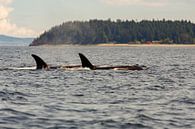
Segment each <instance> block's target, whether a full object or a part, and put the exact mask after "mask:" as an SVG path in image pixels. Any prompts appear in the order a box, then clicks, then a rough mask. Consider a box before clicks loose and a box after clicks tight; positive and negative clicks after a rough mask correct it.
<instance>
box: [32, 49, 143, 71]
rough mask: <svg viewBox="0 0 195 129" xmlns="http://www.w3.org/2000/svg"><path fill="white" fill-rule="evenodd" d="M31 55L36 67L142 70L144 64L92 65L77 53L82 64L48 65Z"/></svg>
mask: <svg viewBox="0 0 195 129" xmlns="http://www.w3.org/2000/svg"><path fill="white" fill-rule="evenodd" d="M32 57H33V58H34V59H35V61H36V69H67V70H68V69H75V68H76V69H78V68H89V69H90V70H110V69H114V70H144V69H145V68H146V66H139V65H122V66H121V65H119V66H97V65H93V64H92V63H91V62H90V61H89V60H88V59H87V57H86V56H84V55H83V54H82V53H79V57H80V60H81V64H82V65H62V66H49V65H47V63H45V61H43V59H41V58H40V57H39V56H37V55H35V54H32Z"/></svg>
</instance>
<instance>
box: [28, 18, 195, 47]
mask: <svg viewBox="0 0 195 129" xmlns="http://www.w3.org/2000/svg"><path fill="white" fill-rule="evenodd" d="M146 42H158V43H168V44H170V43H176V44H190V43H195V24H194V23H191V22H190V21H187V20H180V21H172V20H165V19H163V20H142V21H139V22H138V21H135V20H131V21H128V20H124V21H123V20H120V19H118V20H116V21H112V20H111V19H108V20H97V19H95V20H89V21H71V22H65V23H63V24H61V25H59V26H55V27H52V28H51V29H50V30H49V31H46V32H44V33H43V34H41V35H40V36H39V37H38V38H36V39H34V41H33V42H32V43H31V44H30V45H42V44H52V45H57V44H99V43H146Z"/></svg>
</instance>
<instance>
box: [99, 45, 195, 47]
mask: <svg viewBox="0 0 195 129" xmlns="http://www.w3.org/2000/svg"><path fill="white" fill-rule="evenodd" d="M97 46H107V47H114V46H124V47H195V44H98V45H97Z"/></svg>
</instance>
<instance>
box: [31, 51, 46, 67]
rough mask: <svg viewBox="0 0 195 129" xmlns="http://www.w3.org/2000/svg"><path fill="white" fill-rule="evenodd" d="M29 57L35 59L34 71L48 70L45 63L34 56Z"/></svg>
mask: <svg viewBox="0 0 195 129" xmlns="http://www.w3.org/2000/svg"><path fill="white" fill-rule="evenodd" d="M31 56H32V57H33V58H34V59H35V62H36V69H48V65H47V63H45V61H43V59H41V58H40V57H39V56H37V55H35V54H32V55H31Z"/></svg>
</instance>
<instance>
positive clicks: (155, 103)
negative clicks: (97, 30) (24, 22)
mask: <svg viewBox="0 0 195 129" xmlns="http://www.w3.org/2000/svg"><path fill="white" fill-rule="evenodd" d="M78 53H83V54H85V55H86V56H87V57H88V58H89V60H90V61H91V62H92V63H93V64H97V65H134V64H140V65H146V66H147V67H148V69H147V70H143V71H124V70H97V71H91V70H69V71H65V70H63V69H56V70H47V71H45V70H9V69H7V68H10V67H16V68H19V67H31V66H35V61H34V60H33V58H32V57H31V54H37V55H39V56H40V57H42V58H43V59H44V61H45V62H47V63H48V64H49V65H52V66H55V65H64V64H65V65H71V64H80V59H79V56H78ZM0 128H14V129H15V128H16V129H27V128H40V129H42V128H48V129H53V128H59V129H64V128H71V129H77V128H78V129H81V128H84V129H91V128H94V129H101V128H105V129H106V128H112V129H113V128H116V129H118V128H121V129H129V128H133V129H136V128H137V129H140V128H141V129H142V128H143V129H151V128H154V129H156V128H175V129H177V128H183V129H186V128H191V129H193V128H195V47H97V46H56V47H46V46H45V47H0Z"/></svg>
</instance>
